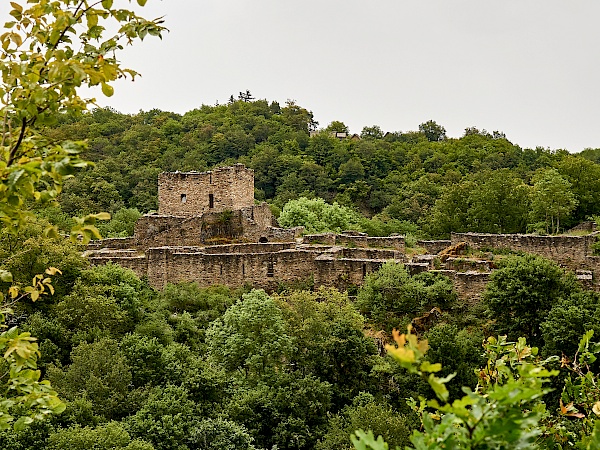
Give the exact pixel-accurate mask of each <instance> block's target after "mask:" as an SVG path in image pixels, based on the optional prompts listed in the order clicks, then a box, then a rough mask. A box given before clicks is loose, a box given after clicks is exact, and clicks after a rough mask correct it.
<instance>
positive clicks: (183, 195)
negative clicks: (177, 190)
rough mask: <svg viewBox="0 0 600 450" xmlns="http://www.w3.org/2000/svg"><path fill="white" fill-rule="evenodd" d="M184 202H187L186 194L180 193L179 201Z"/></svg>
mask: <svg viewBox="0 0 600 450" xmlns="http://www.w3.org/2000/svg"><path fill="white" fill-rule="evenodd" d="M185 202H187V195H186V194H181V203H185Z"/></svg>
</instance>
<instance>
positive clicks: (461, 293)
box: [432, 270, 490, 304]
mask: <svg viewBox="0 0 600 450" xmlns="http://www.w3.org/2000/svg"><path fill="white" fill-rule="evenodd" d="M432 272H436V273H441V274H443V275H446V276H447V277H448V278H450V280H452V283H453V284H454V289H456V293H457V294H458V298H459V299H461V300H463V301H465V302H467V303H468V304H476V303H477V302H479V300H480V299H481V295H482V294H483V291H485V287H486V286H487V284H488V282H489V281H490V274H489V273H486V272H475V271H473V272H457V271H455V270H432Z"/></svg>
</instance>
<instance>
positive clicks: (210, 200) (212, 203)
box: [208, 194, 215, 209]
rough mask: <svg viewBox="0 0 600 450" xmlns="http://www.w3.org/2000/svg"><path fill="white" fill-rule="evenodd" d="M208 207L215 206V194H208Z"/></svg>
mask: <svg viewBox="0 0 600 450" xmlns="http://www.w3.org/2000/svg"><path fill="white" fill-rule="evenodd" d="M208 207H209V208H211V209H212V208H214V207H215V196H214V195H213V194H208Z"/></svg>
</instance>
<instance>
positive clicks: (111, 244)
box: [87, 237, 134, 250]
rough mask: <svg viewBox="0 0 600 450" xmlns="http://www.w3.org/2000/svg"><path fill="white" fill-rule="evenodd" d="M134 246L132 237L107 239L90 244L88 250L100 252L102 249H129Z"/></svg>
mask: <svg viewBox="0 0 600 450" xmlns="http://www.w3.org/2000/svg"><path fill="white" fill-rule="evenodd" d="M133 246H134V239H133V238H132V237H126V238H107V239H101V240H99V241H91V242H90V243H88V245H87V248H88V250H99V249H101V248H114V249H128V248H132V247H133Z"/></svg>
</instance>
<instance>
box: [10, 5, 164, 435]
mask: <svg viewBox="0 0 600 450" xmlns="http://www.w3.org/2000/svg"><path fill="white" fill-rule="evenodd" d="M139 3H140V4H143V3H145V1H143V0H139ZM9 14H10V15H11V20H10V21H8V22H6V23H5V24H4V28H5V29H6V32H4V33H3V34H2V35H1V36H0V47H1V50H0V72H1V73H2V81H1V83H0V107H1V117H2V119H1V120H2V131H1V133H2V136H1V140H0V180H1V181H0V222H1V223H2V224H3V226H4V227H6V228H12V229H13V230H17V229H18V228H19V227H20V226H22V225H23V224H24V223H25V222H26V221H27V220H28V219H29V218H31V216H32V214H31V213H30V212H28V211H27V209H26V208H25V204H26V203H27V202H38V203H49V202H52V201H54V200H55V199H56V197H57V195H58V194H59V192H60V190H61V187H62V184H63V181H64V180H65V179H66V178H68V177H69V176H71V175H72V174H73V172H74V171H75V169H76V168H78V167H83V166H85V162H84V161H82V160H81V159H79V158H78V156H77V154H78V153H79V152H80V151H81V150H82V149H84V148H85V144H84V143H83V142H75V141H63V142H61V141H57V140H54V139H51V138H50V137H49V136H48V134H47V133H46V129H47V128H46V127H47V126H48V125H51V124H53V123H56V118H57V115H59V114H61V113H69V112H71V113H72V112H78V111H82V110H84V109H85V108H86V107H87V105H89V104H90V100H84V99H83V98H82V97H80V95H79V94H78V90H79V89H80V88H81V87H82V86H97V85H100V86H101V88H102V91H103V93H104V94H105V95H112V93H113V88H112V87H111V85H110V82H112V81H114V80H116V79H117V78H118V77H120V76H125V75H131V76H134V75H135V72H134V71H131V70H127V69H123V68H121V66H120V65H119V63H118V62H117V59H116V56H114V55H115V52H118V51H119V50H120V49H121V48H122V47H121V44H120V42H122V41H123V40H128V41H129V42H131V41H133V40H134V39H136V38H144V36H146V35H148V34H151V35H160V33H161V31H162V27H161V25H160V23H159V21H148V20H145V19H144V18H142V17H140V16H138V15H136V14H135V13H133V12H131V11H127V10H123V9H116V8H113V7H112V1H105V2H99V3H93V4H92V2H88V1H87V0H75V1H74V0H59V1H55V2H48V1H46V0H31V1H28V2H27V5H26V6H25V7H24V6H23V5H21V4H19V3H17V2H11V9H10V12H9ZM105 20H112V21H114V23H116V25H117V29H118V31H117V33H116V35H114V36H110V37H109V38H105V37H104V35H105V33H106V30H107V28H106V27H103V26H101V25H100V24H99V23H102V22H104V21H105ZM96 218H97V217H88V218H87V219H81V220H80V221H79V223H78V227H76V228H77V229H76V230H74V232H75V233H76V234H77V233H80V234H82V235H83V236H84V238H85V239H89V238H90V237H91V236H93V235H95V234H96V235H97V231H96V229H95V228H94V227H93V224H94V222H95V220H96ZM49 232H50V233H54V234H55V233H56V231H55V229H54V230H53V229H49ZM47 270H49V271H50V273H49V274H51V275H55V274H56V273H57V272H56V271H55V270H52V269H47ZM1 278H2V281H4V282H11V281H12V275H11V274H10V272H7V271H3V272H2V277H1ZM50 282H51V280H50V278H48V277H45V275H40V278H39V279H37V278H36V279H35V280H34V283H33V285H32V286H29V287H28V288H27V289H24V290H23V292H25V293H26V294H28V295H30V296H31V298H32V300H36V299H37V298H39V296H40V295H41V294H43V293H45V292H46V291H48V290H49V291H52V287H51V286H50V287H49V283H50ZM16 289H17V287H13V288H12V289H11V290H10V292H11V296H12V297H13V298H14V297H16V296H17V295H19V294H18V291H17V290H16ZM2 294H3V295H2V298H0V301H3V300H4V297H5V294H6V292H3V293H2ZM8 312H9V311H8V310H7V308H6V307H4V306H3V307H2V312H1V315H2V321H3V319H4V317H5V314H6V313H8ZM33 341H34V339H33V338H32V337H31V336H29V334H28V333H19V332H18V330H17V329H16V328H11V329H10V330H8V331H5V332H3V333H2V334H1V335H0V350H2V352H3V354H4V360H5V362H6V363H7V364H8V367H9V368H10V371H9V372H8V373H9V375H8V376H7V377H6V378H5V380H4V381H6V382H8V383H9V384H10V386H11V388H10V389H9V390H7V391H5V393H4V394H3V396H2V401H1V402H0V405H1V406H0V428H6V427H7V426H9V424H10V423H11V422H12V421H13V420H14V417H13V416H12V415H11V413H10V412H9V409H10V408H11V406H13V405H15V404H21V405H26V406H27V409H26V410H25V412H24V414H23V415H22V416H21V417H20V418H19V419H18V420H17V421H15V426H17V427H21V426H23V425H25V424H27V423H30V422H32V421H33V420H34V419H40V418H42V417H44V416H47V415H49V414H52V413H56V412H59V411H61V410H62V409H63V408H64V405H62V403H61V402H60V401H59V400H58V399H57V397H56V396H55V393H54V391H52V389H51V388H50V386H49V385H48V384H47V383H44V382H40V381H39V379H40V375H41V374H40V372H39V371H36V370H35V368H36V359H37V357H38V355H39V351H38V347H37V344H36V343H35V342H33Z"/></svg>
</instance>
